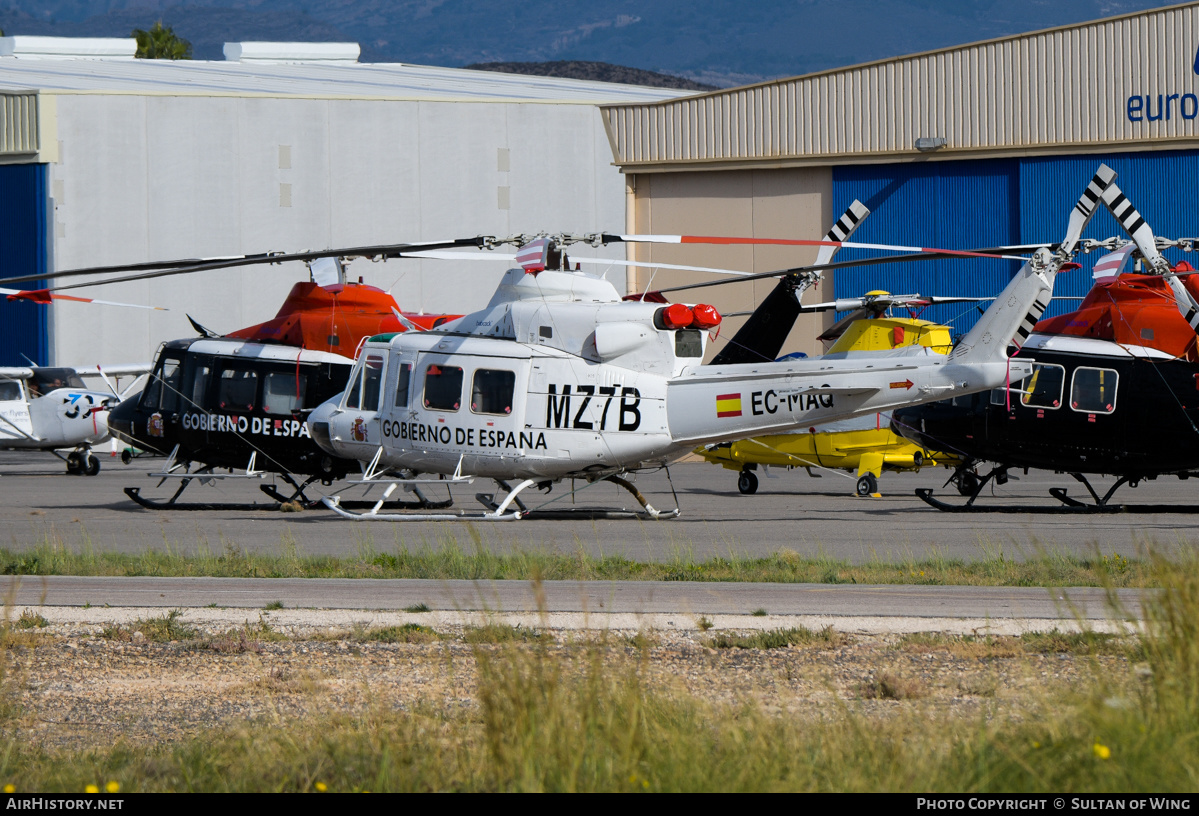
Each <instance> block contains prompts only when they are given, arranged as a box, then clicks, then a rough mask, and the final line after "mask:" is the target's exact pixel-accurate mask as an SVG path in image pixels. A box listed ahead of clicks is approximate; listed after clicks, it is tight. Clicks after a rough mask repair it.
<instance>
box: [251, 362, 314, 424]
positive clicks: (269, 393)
mask: <svg viewBox="0 0 1199 816" xmlns="http://www.w3.org/2000/svg"><path fill="white" fill-rule="evenodd" d="M307 385H308V378H307V377H305V376H303V375H300V376H299V377H298V378H297V377H296V375H295V372H293V371H289V372H287V373H283V372H280V371H276V372H272V373H270V374H267V375H266V385H265V386H264V387H263V389H262V410H264V411H266V412H267V413H268V414H290V413H293V412H295V411H299V410H300V409H301V408H303V407H304V391H305V388H306V387H307Z"/></svg>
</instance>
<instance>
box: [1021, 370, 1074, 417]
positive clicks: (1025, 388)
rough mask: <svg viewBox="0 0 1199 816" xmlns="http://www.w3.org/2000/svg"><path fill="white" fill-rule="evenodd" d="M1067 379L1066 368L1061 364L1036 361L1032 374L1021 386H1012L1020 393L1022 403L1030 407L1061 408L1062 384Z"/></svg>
mask: <svg viewBox="0 0 1199 816" xmlns="http://www.w3.org/2000/svg"><path fill="white" fill-rule="evenodd" d="M1065 380H1066V369H1064V368H1062V367H1061V366H1060V365H1049V364H1047V363H1034V364H1033V367H1032V374H1031V375H1030V376H1029V377H1028V379H1026V380H1024V381H1023V382H1022V383H1021V385H1020V386H1015V385H1013V386H1012V390H1013V392H1016V391H1017V390H1018V391H1019V393H1020V403H1021V404H1022V405H1027V406H1028V407H1029V408H1050V409H1054V408H1061V407H1062V385H1063V384H1064V383H1065Z"/></svg>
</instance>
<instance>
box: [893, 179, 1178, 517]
mask: <svg viewBox="0 0 1199 816" xmlns="http://www.w3.org/2000/svg"><path fill="white" fill-rule="evenodd" d="M1103 202H1104V204H1106V205H1107V206H1108V208H1109V209H1110V210H1111V211H1112V213H1113V215H1115V216H1116V217H1117V219H1118V220H1119V221H1120V223H1121V226H1122V227H1124V229H1125V231H1126V232H1128V234H1129V235H1130V236H1131V238H1132V243H1129V244H1125V245H1124V246H1123V247H1121V248H1120V249H1118V250H1117V251H1115V252H1113V253H1111V254H1109V255H1106V256H1104V257H1103V258H1101V259H1100V260H1099V262H1098V263H1097V264H1096V267H1095V270H1096V271H1095V275H1096V283H1095V285H1094V287H1093V288H1092V289H1091V291H1090V293H1088V295H1087V296H1086V298H1084V300H1083V302H1082V304H1081V305H1080V306H1079V308H1078V309H1077V310H1075V311H1073V312H1070V313H1068V314H1064V315H1060V316H1058V317H1052V318H1048V319H1045V320H1042V321H1040V322H1039V323H1037V324H1036V326H1035V329H1034V331H1033V332H1032V333H1031V334H1030V335H1029V336H1028V340H1027V342H1026V343H1025V344H1024V345H1023V346H1022V347H1021V348H1020V349H1019V352H1018V355H1017V357H1018V358H1032V359H1034V360H1035V361H1036V363H1035V365H1034V370H1033V373H1032V375H1031V376H1029V377H1028V378H1026V379H1024V380H1022V381H1020V382H1013V383H1011V384H1010V385H1009V386H1008V387H1007V388H999V389H995V390H993V391H991V392H990V393H989V394H974V395H971V396H966V397H961V398H957V399H954V400H951V401H945V402H939V403H931V404H927V405H922V406H916V407H912V408H904V409H900V410H897V411H895V412H894V414H893V416H892V429H893V430H894V431H895V432H896V433H897V434H900V435H901V436H904V437H907V438H908V439H911V440H912V441H914V442H916V443H917V444H920V445H922V446H925V447H936V448H941V449H948V450H951V451H953V452H955V453H958V454H960V455H962V456H965V457H967V461H966V463H965V464H963V465H962V466H961V467H959V468H958V469H957V471H956V472H955V473H954V475H953V477H951V479H950V482H948V483H947V484H949V483H953V484H955V485H956V487H957V489H958V492H959V493H961V495H963V496H967V497H968V500H967V501H966V503H965V504H961V505H954V504H949V503H947V502H944V501H941V500H939V499H937V498H935V497H934V496H933V495H932V491H931V490H929V489H927V488H922V489H919V490H917V491H916V493H917V495H918V496H920V498H921V499H923V500H924V501H925V502H927V503H928V504H930V505H931V506H933V507H936V508H937V509H939V510H944V511H949V512H965V511H978V510H991V511H1007V512H1062V511H1077V512H1120V511H1124V510H1128V509H1130V508H1129V507H1127V506H1122V505H1118V504H1113V503H1111V501H1110V500H1111V498H1112V496H1113V495H1114V494H1115V492H1116V491H1117V489H1119V488H1120V487H1121V486H1123V485H1125V484H1128V485H1129V486H1131V487H1136V486H1137V485H1138V484H1139V483H1140V481H1141V480H1143V479H1154V478H1156V477H1157V476H1159V475H1167V474H1172V475H1177V476H1178V477H1179V478H1182V479H1186V478H1189V477H1191V476H1199V390H1197V384H1199V347H1197V343H1196V327H1199V279H1197V277H1196V276H1195V275H1194V274H1193V272H1194V270H1193V269H1192V268H1191V266H1190V265H1189V264H1187V263H1185V262H1182V263H1179V264H1177V265H1175V266H1173V267H1172V266H1170V264H1169V263H1168V262H1167V261H1166V260H1165V259H1164V258H1163V257H1162V256H1161V253H1160V250H1159V243H1160V244H1162V246H1178V247H1181V248H1183V249H1186V250H1190V249H1191V248H1193V241H1192V239H1181V240H1180V241H1159V240H1157V239H1155V238H1154V236H1153V233H1152V230H1151V229H1150V227H1149V225H1148V224H1146V223H1145V221H1144V219H1143V218H1142V217H1141V216H1140V214H1139V213H1138V212H1137V211H1136V209H1135V208H1134V207H1133V206H1132V204H1131V203H1130V202H1128V200H1127V198H1125V197H1124V196H1123V194H1122V193H1121V192H1120V190H1119V188H1118V187H1117V186H1116V185H1114V184H1113V185H1111V186H1110V187H1109V188H1108V190H1107V191H1106V192H1105V194H1104V196H1103ZM1104 243H1106V244H1107V245H1108V246H1111V245H1112V244H1113V242H1112V241H1108V242H1104ZM1134 259H1139V260H1138V262H1139V263H1140V264H1142V265H1143V266H1145V267H1148V270H1147V273H1146V274H1136V273H1134V272H1123V271H1122V270H1123V269H1124V268H1125V267H1127V266H1128V265H1129V264H1130V263H1131V262H1132V261H1133V260H1134ZM982 462H993V463H995V465H994V467H993V468H991V469H990V470H989V471H988V472H987V473H986V474H985V475H983V476H981V477H980V476H979V470H978V466H979V464H980V463H982ZM1015 468H1024V469H1025V470H1027V469H1028V468H1040V469H1046V470H1054V471H1058V472H1065V473H1069V474H1070V475H1071V476H1072V477H1073V478H1074V479H1076V480H1077V481H1078V482H1080V483H1081V484H1082V485H1083V486H1084V487H1085V488H1086V490H1087V492H1088V493H1089V494H1090V496H1091V498H1092V499H1093V503H1084V502H1081V501H1079V500H1077V499H1075V498H1073V497H1070V496H1068V495H1067V491H1066V490H1065V488H1061V487H1057V488H1052V489H1051V490H1050V493H1051V495H1052V496H1053V497H1054V498H1056V499H1058V501H1059V502H1061V504H1060V505H1054V506H1036V507H1024V506H1021V507H1016V506H1011V505H1003V506H985V505H978V504H975V500H976V499H977V498H978V497H979V495H980V494H981V492H982V490H983V488H984V487H985V486H986V485H987V484H988V483H992V482H993V483H995V484H1004V483H1005V482H1006V481H1007V480H1008V473H1009V471H1010V470H1012V469H1015ZM1087 474H1092V475H1097V474H1102V475H1112V476H1115V477H1116V482H1115V483H1114V484H1113V485H1112V486H1111V487H1110V489H1108V490H1107V491H1106V493H1105V494H1104V495H1102V496H1100V495H1099V493H1098V492H1097V491H1096V490H1095V489H1094V487H1093V486H1092V485H1091V483H1090V481H1089V480H1088V478H1087ZM1163 509H1165V508H1163ZM1168 509H1170V510H1171V511H1178V510H1183V509H1192V508H1180V507H1170V508H1168ZM1193 509H1196V510H1199V508H1193Z"/></svg>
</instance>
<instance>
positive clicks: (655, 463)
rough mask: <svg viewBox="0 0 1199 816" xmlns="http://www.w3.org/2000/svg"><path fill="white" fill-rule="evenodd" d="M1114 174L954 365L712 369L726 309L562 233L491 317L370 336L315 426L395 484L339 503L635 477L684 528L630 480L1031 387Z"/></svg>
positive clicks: (499, 516) (920, 358)
mask: <svg viewBox="0 0 1199 816" xmlns="http://www.w3.org/2000/svg"><path fill="white" fill-rule="evenodd" d="M1114 178H1115V173H1114V172H1112V170H1111V169H1110V168H1108V167H1106V166H1105V165H1101V166H1100V168H1099V170H1098V171H1097V172H1096V174H1095V176H1094V177H1093V178H1092V180H1091V182H1090V183H1089V184H1088V186H1087V188H1086V190H1085V191H1084V192H1083V195H1082V196H1081V198H1080V199H1079V201H1078V203H1077V204H1076V205H1075V207H1074V210H1073V211H1072V212H1071V214H1070V218H1069V225H1068V229H1067V233H1066V238H1065V240H1064V241H1063V242H1062V243H1061V244H1060V245H1059V246H1058V247H1057V248H1056V251H1051V250H1050V249H1048V248H1044V247H1043V248H1039V249H1037V250H1036V251H1035V252H1034V254H1033V256H1032V257H1031V258H1030V259H1027V261H1026V263H1025V264H1024V265H1023V267H1022V268H1021V269H1020V271H1019V272H1017V273H1016V275H1015V276H1014V277H1013V278H1012V280H1011V282H1010V283H1009V284H1008V286H1007V287H1006V288H1005V289H1004V290H1003V292H1002V293H1001V294H1000V295H999V296H998V297H997V298H996V300H995V302H994V303H993V304H992V305H991V306H990V308H988V309H987V310H986V312H985V313H984V314H983V315H982V316H981V318H980V319H979V321H978V322H977V323H976V324H975V326H974V327H973V328H972V329H971V330H970V331H969V333H967V335H966V336H965V337H964V338H962V340H961V341H960V342H959V343H958V344H957V346H956V347H955V348H954V349H953V350H952V351H951V352H950V353H949V354H948V355H943V354H939V353H936V352H933V351H932V350H930V349H927V348H924V347H922V346H915V347H907V348H901V349H896V350H892V351H885V352H874V351H871V352H841V353H835V354H828V355H825V356H823V357H815V358H810V359H804V360H794V361H786V362H779V363H765V364H762V363H739V364H728V365H701V364H700V361H701V359H702V357H703V353H704V345H705V343H704V340H705V337H704V334H705V330H708V329H712V328H714V327H715V326H717V325H718V324H719V323H720V319H721V318H720V315H719V314H718V313H717V312H716V310H715V309H714V308H712V307H711V306H706V305H697V306H687V305H684V304H681V303H675V304H670V305H666V306H663V305H661V304H658V303H646V302H636V301H622V300H621V297H620V295H619V294H618V293H617V291H616V289H615V288H614V287H613V286H612V285H611V284H609V283H607V282H606V281H604V280H602V279H597V278H595V277H592V276H589V275H585V274H582V273H580V272H577V271H571V269H570V265H569V262H568V260H567V258H566V257H565V254H564V253H563V252H561V251H560V250H559V249H558V246H556V245H555V241H553V240H550V239H544V238H543V239H538V240H535V241H533V242H531V243H529V244H528V245H526V246H524V247H523V248H522V249H521V250H520V252H518V253H517V255H516V260H517V262H518V263H519V264H520V267H519V268H515V269H510V270H508V271H507V272H506V273H505V274H504V277H503V278H502V279H501V282H500V285H499V287H498V288H497V290H496V292H495V294H494V296H493V297H492V299H491V302H490V303H489V304H488V305H487V307H485V308H484V309H483V310H481V311H478V312H475V313H473V314H468V315H466V316H464V317H462V318H459V319H458V320H456V321H452V322H450V323H446V324H444V325H443V326H441V327H439V328H438V329H435V330H432V331H427V332H405V333H403V334H399V335H394V336H392V335H380V336H376V337H374V338H371V339H370V340H368V341H367V342H366V343H364V344H363V347H362V349H361V350H360V353H359V355H358V360H357V363H356V366H355V368H354V370H353V372H352V373H351V375H350V379H349V386H348V387H347V389H346V391H345V392H344V393H343V394H342V395H340V396H338V397H336V398H334V399H331V400H329V401H328V402H325V403H323V404H322V405H320V406H319V407H317V408H316V409H314V410H313V412H312V413H311V415H310V416H309V418H308V421H307V422H308V429H309V432H310V434H311V435H312V438H313V439H314V440H315V441H316V442H317V443H318V444H319V445H320V446H321V447H322V448H324V449H325V450H326V451H327V452H328V453H330V454H331V455H335V456H341V457H347V458H355V459H358V460H360V461H362V462H364V463H367V464H366V465H365V467H364V472H363V478H362V482H364V483H366V484H386V485H387V489H386V491H385V492H384V495H383V497H382V498H381V499H380V500H379V501H378V502H376V504H375V505H374V507H373V509H371V510H369V511H367V512H365V513H360V514H359V513H351V512H349V511H347V510H346V509H345V508H342V507H341V506H340V499H339V497H336V496H334V497H326V498H325V499H324V502H325V504H326V505H327V506H329V507H330V508H331V509H333V510H335V511H337V512H338V513H339V514H341V515H342V516H345V517H347V518H351V519H359V520H413V521H432V520H443V519H456V520H460V519H462V518H464V516H462V515H449V514H429V513H413V514H393V513H380V512H379V510H380V509H381V508H382V506H383V504H384V503H385V502H386V501H387V500H388V498H389V497H390V495H391V494H392V493H393V492H394V491H395V489H396V488H398V487H404V488H406V489H410V490H414V491H419V490H420V489H421V487H422V486H426V485H429V484H463V483H469V482H471V481H473V479H474V478H476V477H488V478H491V479H494V480H495V481H496V483H497V484H498V485H499V486H500V487H501V488H502V489H503V490H505V491H506V495H504V496H503V497H502V498H499V500H498V501H489V502H488V503H489V504H491V509H490V511H489V512H487V513H485V514H482V515H478V516H475V518H478V519H480V520H488V521H499V520H516V519H519V518H520V517H521V516H522V515H525V514H526V512H527V508H525V506H524V505H523V503H522V502H521V501H520V498H519V497H520V494H521V492H522V491H524V490H526V489H527V488H529V487H531V486H533V485H538V486H540V487H543V488H548V487H550V486H551V485H552V484H553V483H554V482H557V481H559V480H561V479H564V478H572V479H584V480H586V481H587V482H589V483H596V482H599V481H601V480H607V481H610V482H613V483H615V484H618V485H621V486H622V487H625V488H626V489H628V490H629V491H630V492H631V493H633V495H634V496H635V497H636V498H637V499H638V501H639V502H640V504H641V505H642V507H643V508H644V511H645V514H646V515H648V516H649V517H652V518H670V517H674V516H677V515H678V509H677V508H676V509H674V510H672V511H669V512H660V511H658V510H656V509H654V508H653V507H652V506H650V505H649V503H648V502H647V501H646V500H645V499H644V497H643V496H641V494H640V493H639V492H638V491H637V490H636V488H635V487H634V486H633V485H631V484H630V483H629V482H628V481H627V480H625V479H624V478H623V476H624V475H625V474H627V473H629V472H633V471H637V470H640V469H646V468H659V467H664V466H666V465H668V464H669V463H670V462H671V461H673V460H675V459H678V458H680V457H681V456H683V455H685V454H686V453H688V452H689V451H691V450H693V449H694V448H695V447H696V446H698V445H705V444H711V443H717V442H723V441H731V440H735V439H742V438H745V437H749V436H757V435H761V434H764V433H779V432H784V431H788V430H792V429H795V428H798V427H807V426H810V425H818V424H820V423H823V422H831V421H834V420H841V419H848V418H851V417H854V416H860V415H863V414H871V413H875V412H881V411H889V410H891V409H893V408H898V407H901V406H906V405H915V404H919V403H924V402H933V401H937V400H942V399H945V398H946V397H949V396H959V395H963V394H969V393H974V392H978V391H985V390H988V389H991V388H995V387H999V386H1001V385H1003V384H1004V383H1005V382H1008V381H1018V380H1019V379H1020V378H1022V377H1024V376H1026V375H1027V374H1029V373H1031V369H1032V363H1031V361H1027V360H1010V359H1009V353H1008V352H1009V346H1011V345H1012V344H1013V343H1014V344H1015V345H1017V346H1018V345H1020V344H1022V343H1023V342H1024V340H1025V338H1027V336H1028V334H1029V333H1030V332H1031V331H1032V327H1033V325H1034V324H1035V323H1036V322H1037V320H1038V319H1039V318H1040V316H1041V314H1042V313H1043V312H1044V310H1045V308H1046V306H1047V305H1048V303H1049V300H1050V296H1051V295H1052V291H1053V282H1054V278H1055V276H1056V274H1057V272H1058V271H1059V270H1060V269H1061V268H1062V267H1063V266H1064V265H1065V264H1066V263H1068V262H1069V261H1070V259H1071V257H1072V256H1073V252H1074V250H1075V248H1076V246H1077V245H1078V242H1079V239H1080V237H1081V234H1082V231H1083V229H1084V228H1085V226H1086V224H1087V222H1088V221H1089V220H1090V218H1091V216H1092V215H1093V214H1094V210H1095V205H1096V202H1097V201H1098V200H1099V198H1100V196H1102V194H1103V193H1104V191H1105V189H1106V188H1107V186H1108V185H1109V184H1111V182H1112V180H1113V179H1114ZM554 267H557V268H556V269H555V268H554ZM794 271H795V270H787V271H785V272H782V273H774V274H776V275H781V274H790V273H793V272H794ZM422 474H429V475H430V476H432V478H430V476H422ZM516 479H519V480H520V482H519V483H518V484H517V485H516V486H515V487H509V485H508V483H507V480H516ZM480 498H483V497H480ZM497 498H498V497H497ZM514 503H515V504H516V506H517V509H516V510H514V511H512V512H509V508H510V507H511V506H512V505H513V504H514Z"/></svg>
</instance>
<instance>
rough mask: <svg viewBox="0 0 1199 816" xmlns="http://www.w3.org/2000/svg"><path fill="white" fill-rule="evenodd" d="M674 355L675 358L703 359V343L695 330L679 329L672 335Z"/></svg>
mask: <svg viewBox="0 0 1199 816" xmlns="http://www.w3.org/2000/svg"><path fill="white" fill-rule="evenodd" d="M674 354H675V356H676V357H703V356H704V341H703V340H701V339H700V337H699V332H697V331H696V330H695V329H679V330H678V331H676V332H675V333H674Z"/></svg>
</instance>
